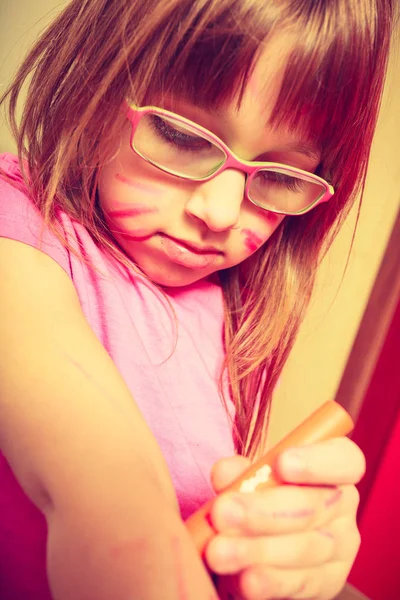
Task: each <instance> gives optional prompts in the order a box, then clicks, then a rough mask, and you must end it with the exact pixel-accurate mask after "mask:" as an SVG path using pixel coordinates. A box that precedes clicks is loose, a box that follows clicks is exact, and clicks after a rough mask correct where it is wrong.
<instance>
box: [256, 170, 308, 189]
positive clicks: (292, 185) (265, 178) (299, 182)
mask: <svg viewBox="0 0 400 600" xmlns="http://www.w3.org/2000/svg"><path fill="white" fill-rule="evenodd" d="M258 175H259V176H261V178H262V183H263V184H264V185H265V186H268V185H274V186H278V187H285V188H286V189H288V190H289V191H290V192H295V193H300V192H303V191H304V190H305V189H306V188H307V186H308V183H307V182H306V181H305V180H304V179H300V178H299V177H292V176H291V175H285V174H284V173H280V172H279V171H260V172H259V173H258Z"/></svg>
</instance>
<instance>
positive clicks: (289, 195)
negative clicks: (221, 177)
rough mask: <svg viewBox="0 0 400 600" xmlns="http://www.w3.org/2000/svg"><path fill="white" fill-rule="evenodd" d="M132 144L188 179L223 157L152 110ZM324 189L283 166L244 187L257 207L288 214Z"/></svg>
mask: <svg viewBox="0 0 400 600" xmlns="http://www.w3.org/2000/svg"><path fill="white" fill-rule="evenodd" d="M133 146H134V149H135V150H136V152H138V153H139V154H140V155H141V156H143V158H145V159H147V160H148V161H149V162H151V163H152V164H154V165H155V166H158V167H160V168H162V169H164V170H166V171H169V172H171V173H173V174H174V175H178V176H182V177H186V178H189V179H190V178H193V179H205V178H206V177H208V176H210V175H212V174H213V173H215V172H216V171H217V170H218V169H219V168H220V167H221V165H222V164H223V163H224V162H225V160H226V154H225V152H224V150H223V149H222V148H220V147H219V146H218V145H217V144H216V143H215V142H214V141H213V140H212V139H209V138H208V137H206V136H205V135H203V134H202V132H199V131H198V130H197V129H196V128H195V127H193V128H192V127H191V126H190V125H188V124H184V123H181V122H180V121H177V120H175V119H173V118H171V117H167V116H164V115H163V116H162V117H161V116H160V115H157V114H154V113H147V114H145V115H143V117H142V118H141V119H140V121H139V123H138V126H137V128H136V131H135V135H134V138H133ZM324 192H325V187H324V185H323V184H322V183H319V182H314V181H308V180H307V179H303V178H302V177H301V176H296V175H295V174H293V173H291V171H290V170H289V169H288V170H286V169H285V168H284V167H283V168H279V169H278V168H274V169H272V168H265V169H262V170H260V171H258V172H257V173H256V174H255V175H254V176H253V177H251V180H250V185H249V190H248V193H249V196H250V199H251V200H252V201H253V202H255V203H256V204H258V205H259V206H261V207H263V208H266V209H270V210H277V211H282V212H288V213H290V212H293V213H295V212H298V211H301V210H304V209H305V208H307V207H308V206H310V205H312V204H313V203H314V202H316V201H317V200H318V199H319V198H320V197H321V196H322V195H323V194H324Z"/></svg>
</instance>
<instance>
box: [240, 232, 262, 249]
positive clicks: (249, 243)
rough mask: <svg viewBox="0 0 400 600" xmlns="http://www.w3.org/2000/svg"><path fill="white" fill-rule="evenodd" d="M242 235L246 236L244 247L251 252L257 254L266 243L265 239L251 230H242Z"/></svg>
mask: <svg viewBox="0 0 400 600" xmlns="http://www.w3.org/2000/svg"><path fill="white" fill-rule="evenodd" d="M241 233H242V234H243V235H244V236H245V238H244V245H245V246H246V249H247V250H248V251H249V252H252V253H253V252H255V251H256V250H258V248H259V247H260V246H262V245H263V243H264V240H263V238H261V237H260V236H259V235H258V234H257V233H256V232H255V231H252V230H251V229H242V231H241Z"/></svg>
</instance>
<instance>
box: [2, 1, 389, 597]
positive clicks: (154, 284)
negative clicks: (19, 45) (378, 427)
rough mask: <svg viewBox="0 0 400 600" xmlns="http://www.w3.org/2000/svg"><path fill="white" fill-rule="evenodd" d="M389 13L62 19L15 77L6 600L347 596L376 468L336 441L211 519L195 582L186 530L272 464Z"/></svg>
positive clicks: (357, 7)
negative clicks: (284, 380)
mask: <svg viewBox="0 0 400 600" xmlns="http://www.w3.org/2000/svg"><path fill="white" fill-rule="evenodd" d="M393 4H394V3H393V0H359V1H358V2H356V3H354V1H353V0H330V1H329V2H323V1H316V0H291V1H289V0H279V1H276V0H275V1H273V0H264V1H263V2H260V1H259V0H146V1H143V0H73V1H72V2H71V3H70V4H69V5H68V6H67V7H66V8H65V10H64V11H63V12H62V13H61V15H60V16H59V17H58V18H57V19H56V21H55V22H54V23H53V24H52V25H51V26H50V27H49V29H48V30H47V31H46V32H45V33H44V35H43V36H42V37H41V39H40V40H39V41H38V42H37V43H36V45H35V47H34V48H33V49H32V51H31V52H30V54H29V55H28V57H27V58H26V60H25V62H24V63H23V64H22V66H21V68H20V69H19V71H18V73H17V75H16V78H15V80H14V82H13V84H12V85H11V87H10V89H9V90H8V92H7V93H6V95H5V97H4V98H3V101H4V100H7V101H8V102H9V114H10V119H11V125H12V128H13V131H14V134H15V138H16V140H17V143H18V153H19V156H18V158H16V157H14V156H11V155H4V156H2V157H1V162H0V166H1V178H0V215H1V218H0V222H1V230H0V235H1V236H2V239H1V240H0V265H1V281H2V287H1V293H0V310H1V314H2V315H3V319H2V321H1V345H2V352H1V357H2V358H1V377H0V386H1V388H0V444H1V449H2V452H3V454H2V455H0V487H1V493H0V590H1V591H0V596H1V598H2V600H20V599H21V600H25V599H26V600H49V599H50V598H54V599H55V600H128V599H130V600H133V599H135V600H153V599H154V600H155V599H157V600H160V599H161V600H197V599H198V600H205V599H211V598H214V599H215V598H217V597H221V598H226V599H228V598H230V599H236V600H237V599H241V600H265V599H267V598H294V599H306V598H314V599H318V600H328V599H330V598H333V597H334V596H335V595H336V594H337V593H338V592H339V590H340V589H341V587H342V586H343V584H344V582H345V580H346V577H347V574H348V572H349V570H350V568H351V565H352V562H353V560H354V557H355V555H356V552H357V549H358V545H359V535H358V531H357V527H356V517H355V514H356V507H357V492H356V489H355V487H354V484H355V483H357V481H358V480H359V478H360V477H361V476H362V473H363V468H364V463H363V456H362V454H361V452H360V451H359V449H358V448H356V447H355V445H354V444H353V443H352V442H350V441H349V440H347V439H335V440H332V441H331V442H329V443H321V444H315V445H311V446H308V447H304V448H297V449H291V450H289V451H287V452H286V453H284V454H283V455H282V456H281V457H280V459H279V461H278V463H277V465H276V469H277V471H278V473H279V475H280V476H281V477H282V479H283V480H285V481H286V482H287V483H288V485H285V486H281V487H280V488H277V489H273V490H269V491H268V492H262V493H261V492H258V493H253V494H242V495H240V494H236V495H231V494H225V495H223V496H221V497H220V498H219V499H218V501H216V502H215V503H214V506H213V509H212V514H211V519H212V522H213V524H214V527H215V528H216V530H217V531H218V534H217V535H216V536H215V538H214V539H213V540H212V541H211V542H210V544H209V545H208V547H207V549H206V552H205V555H204V557H202V558H203V559H204V560H201V558H200V557H199V556H198V555H197V553H196V551H195V549H194V545H193V544H192V542H191V539H190V537H189V535H188V532H187V530H186V528H185V525H184V520H185V519H186V518H187V517H188V516H189V515H190V514H191V513H192V512H193V511H195V510H196V509H197V508H198V507H200V506H201V504H202V503H204V502H205V501H206V500H208V499H209V498H210V497H212V496H213V494H214V493H215V492H218V491H219V490H221V489H222V488H223V487H224V486H226V485H227V484H228V483H229V481H231V480H232V479H233V478H235V477H236V476H237V475H238V474H239V473H240V472H241V471H243V469H245V468H246V467H247V466H248V464H249V461H250V460H252V459H254V458H255V457H257V456H259V455H260V454H262V453H263V452H265V448H266V445H265V434H266V431H267V424H268V415H269V407H270V402H271V396H272V391H273V389H274V387H275V384H276V381H277V379H278V377H279V375H280V373H281V370H282V368H283V366H284V363H285V360H286V358H287V356H288V353H289V351H290V349H291V347H292V344H293V341H294V338H295V336H296V333H297V330H298V327H299V325H300V322H301V320H302V318H303V316H304V313H305V310H306V308H307V305H308V302H309V300H310V296H311V293H312V288H313V283H314V278H315V273H316V269H317V266H318V264H319V261H320V259H321V256H322V254H323V253H324V252H325V251H326V249H327V248H328V246H329V244H330V243H331V241H332V238H333V237H334V235H335V233H336V232H337V230H338V228H339V226H340V225H341V223H342V222H343V220H344V218H345V216H346V214H347V213H348V211H349V208H350V206H351V205H352V203H353V201H354V198H355V197H356V195H357V193H358V192H359V191H360V189H361V188H362V186H363V182H364V178H365V173H366V168H367V162H368V155H369V150H370V145H371V140H372V135H373V131H374V126H375V123H376V117H377V113H378V108H379V102H380V98H381V92H382V86H383V80H384V74H385V68H386V62H387V55H388V47H389V39H390V30H391V24H392V21H393V11H394V5H393ZM25 85H27V86H28V87H27V100H26V103H25V106H24V111H23V115H22V119H21V121H20V123H18V124H17V122H16V119H15V110H16V104H17V100H18V99H19V97H20V92H21V89H22V87H23V86H25ZM299 393H300V394H301V392H299ZM298 401H299V399H298V398H293V402H298ZM296 484H302V485H296ZM217 593H218V595H217Z"/></svg>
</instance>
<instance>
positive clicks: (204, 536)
mask: <svg viewBox="0 0 400 600" xmlns="http://www.w3.org/2000/svg"><path fill="white" fill-rule="evenodd" d="M353 427H354V424H353V421H352V419H351V417H350V415H349V414H348V413H347V412H346V411H345V410H344V408H342V407H341V406H340V404H337V402H334V401H330V402H326V403H325V404H323V405H322V406H321V407H320V408H318V409H317V410H316V411H315V412H314V413H312V414H311V415H310V416H309V417H308V418H307V419H306V420H305V421H304V422H303V423H301V424H300V425H299V426H298V427H296V429H294V430H293V431H292V432H291V433H289V435H287V436H286V437H285V438H283V440H281V441H280V442H279V443H278V444H276V446H274V447H273V448H271V450H270V451H269V452H267V454H266V455H265V456H263V457H262V458H260V459H259V460H258V461H256V462H255V463H254V464H253V465H252V466H251V467H249V469H248V470H247V471H246V472H245V473H243V474H242V475H241V476H240V477H238V478H237V479H235V481H234V482H233V483H231V484H230V485H229V486H228V487H226V488H225V489H224V490H223V492H221V493H225V492H230V491H236V492H245V493H246V492H247V493H249V492H254V491H256V490H257V491H259V490H264V489H267V488H269V487H273V486H276V485H280V484H282V482H281V481H279V479H278V478H277V477H276V476H275V475H274V472H273V469H272V466H273V464H274V462H275V460H276V458H277V457H278V455H279V454H281V453H282V452H283V451H284V450H286V449H287V448H290V447H293V446H305V445H306V444H312V443H314V442H322V441H323V440H327V439H330V438H334V437H340V436H343V435H347V434H349V433H350V432H351V430H352V429H353ZM214 500H215V498H212V499H211V500H209V501H208V502H206V503H205V504H204V505H203V506H202V507H201V508H200V509H199V510H198V511H196V512H195V513H193V514H192V515H191V516H190V517H189V518H188V519H187V520H186V526H187V528H188V529H189V532H190V534H191V536H192V538H193V540H194V543H195V545H196V548H197V550H198V551H199V553H200V554H201V555H202V554H203V551H204V549H205V547H206V545H207V543H208V542H209V541H210V540H211V538H212V537H213V536H214V535H215V534H216V531H215V529H214V528H213V527H212V525H211V523H210V519H209V512H210V508H211V505H212V503H213V502H214Z"/></svg>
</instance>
